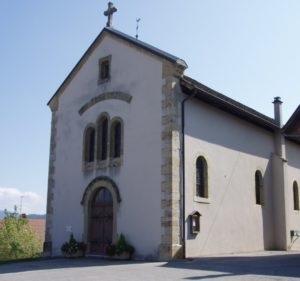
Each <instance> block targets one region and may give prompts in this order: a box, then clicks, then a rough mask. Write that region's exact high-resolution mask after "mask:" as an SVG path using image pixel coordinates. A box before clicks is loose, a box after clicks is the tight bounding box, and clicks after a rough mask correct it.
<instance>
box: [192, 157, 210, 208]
mask: <svg viewBox="0 0 300 281" xmlns="http://www.w3.org/2000/svg"><path fill="white" fill-rule="evenodd" d="M199 158H202V159H204V161H205V164H206V171H205V173H206V184H205V189H206V194H207V197H201V196H198V195H197V166H196V163H197V160H198V159H199ZM193 163H195V164H194V165H193V166H194V173H193V179H194V180H193V186H194V188H193V190H194V196H193V197H194V198H193V200H194V202H197V203H203V204H210V203H211V199H210V189H209V173H208V163H207V157H205V155H204V153H197V154H196V156H195V157H194V162H193Z"/></svg>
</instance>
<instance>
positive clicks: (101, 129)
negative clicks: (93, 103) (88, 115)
mask: <svg viewBox="0 0 300 281" xmlns="http://www.w3.org/2000/svg"><path fill="white" fill-rule="evenodd" d="M107 145H108V118H107V117H106V116H103V117H101V118H100V120H99V122H98V150H97V159H98V160H105V159H107Z"/></svg>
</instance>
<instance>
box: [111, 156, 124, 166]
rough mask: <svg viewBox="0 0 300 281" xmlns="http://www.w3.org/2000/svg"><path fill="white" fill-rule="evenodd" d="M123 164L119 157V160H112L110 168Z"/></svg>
mask: <svg viewBox="0 0 300 281" xmlns="http://www.w3.org/2000/svg"><path fill="white" fill-rule="evenodd" d="M122 163H123V158H122V157H118V158H111V159H110V161H109V166H110V167H118V166H121V165H122Z"/></svg>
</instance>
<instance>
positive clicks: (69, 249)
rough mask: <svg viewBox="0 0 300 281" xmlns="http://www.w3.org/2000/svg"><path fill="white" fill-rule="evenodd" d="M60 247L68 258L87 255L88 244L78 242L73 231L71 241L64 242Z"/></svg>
mask: <svg viewBox="0 0 300 281" xmlns="http://www.w3.org/2000/svg"><path fill="white" fill-rule="evenodd" d="M60 249H61V251H62V252H63V253H64V256H65V257H67V258H79V257H83V256H84V255H85V250H86V244H85V243H84V242H77V241H76V239H75V238H74V235H73V233H71V234H70V238H69V241H68V242H65V243H64V244H62V246H61V248H60Z"/></svg>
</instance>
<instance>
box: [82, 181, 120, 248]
mask: <svg viewBox="0 0 300 281" xmlns="http://www.w3.org/2000/svg"><path fill="white" fill-rule="evenodd" d="M102 188H105V189H107V190H108V191H109V192H110V193H111V196H112V201H113V231H112V233H113V234H112V242H113V243H115V242H116V240H117V210H118V206H119V203H120V202H121V197H120V192H119V189H118V187H117V185H116V184H115V182H114V181H113V180H112V179H110V178H109V177H105V176H102V177H97V178H95V179H94V180H92V181H91V182H90V183H89V184H88V186H87V187H86V189H85V191H84V193H83V196H82V200H81V204H82V205H83V210H84V233H83V240H84V241H85V242H86V243H87V244H88V249H87V250H88V252H89V250H90V249H89V246H90V245H89V243H88V242H89V240H88V233H89V212H90V205H91V201H92V200H93V198H94V196H95V194H96V193H97V192H98V191H99V190H100V189H102Z"/></svg>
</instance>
